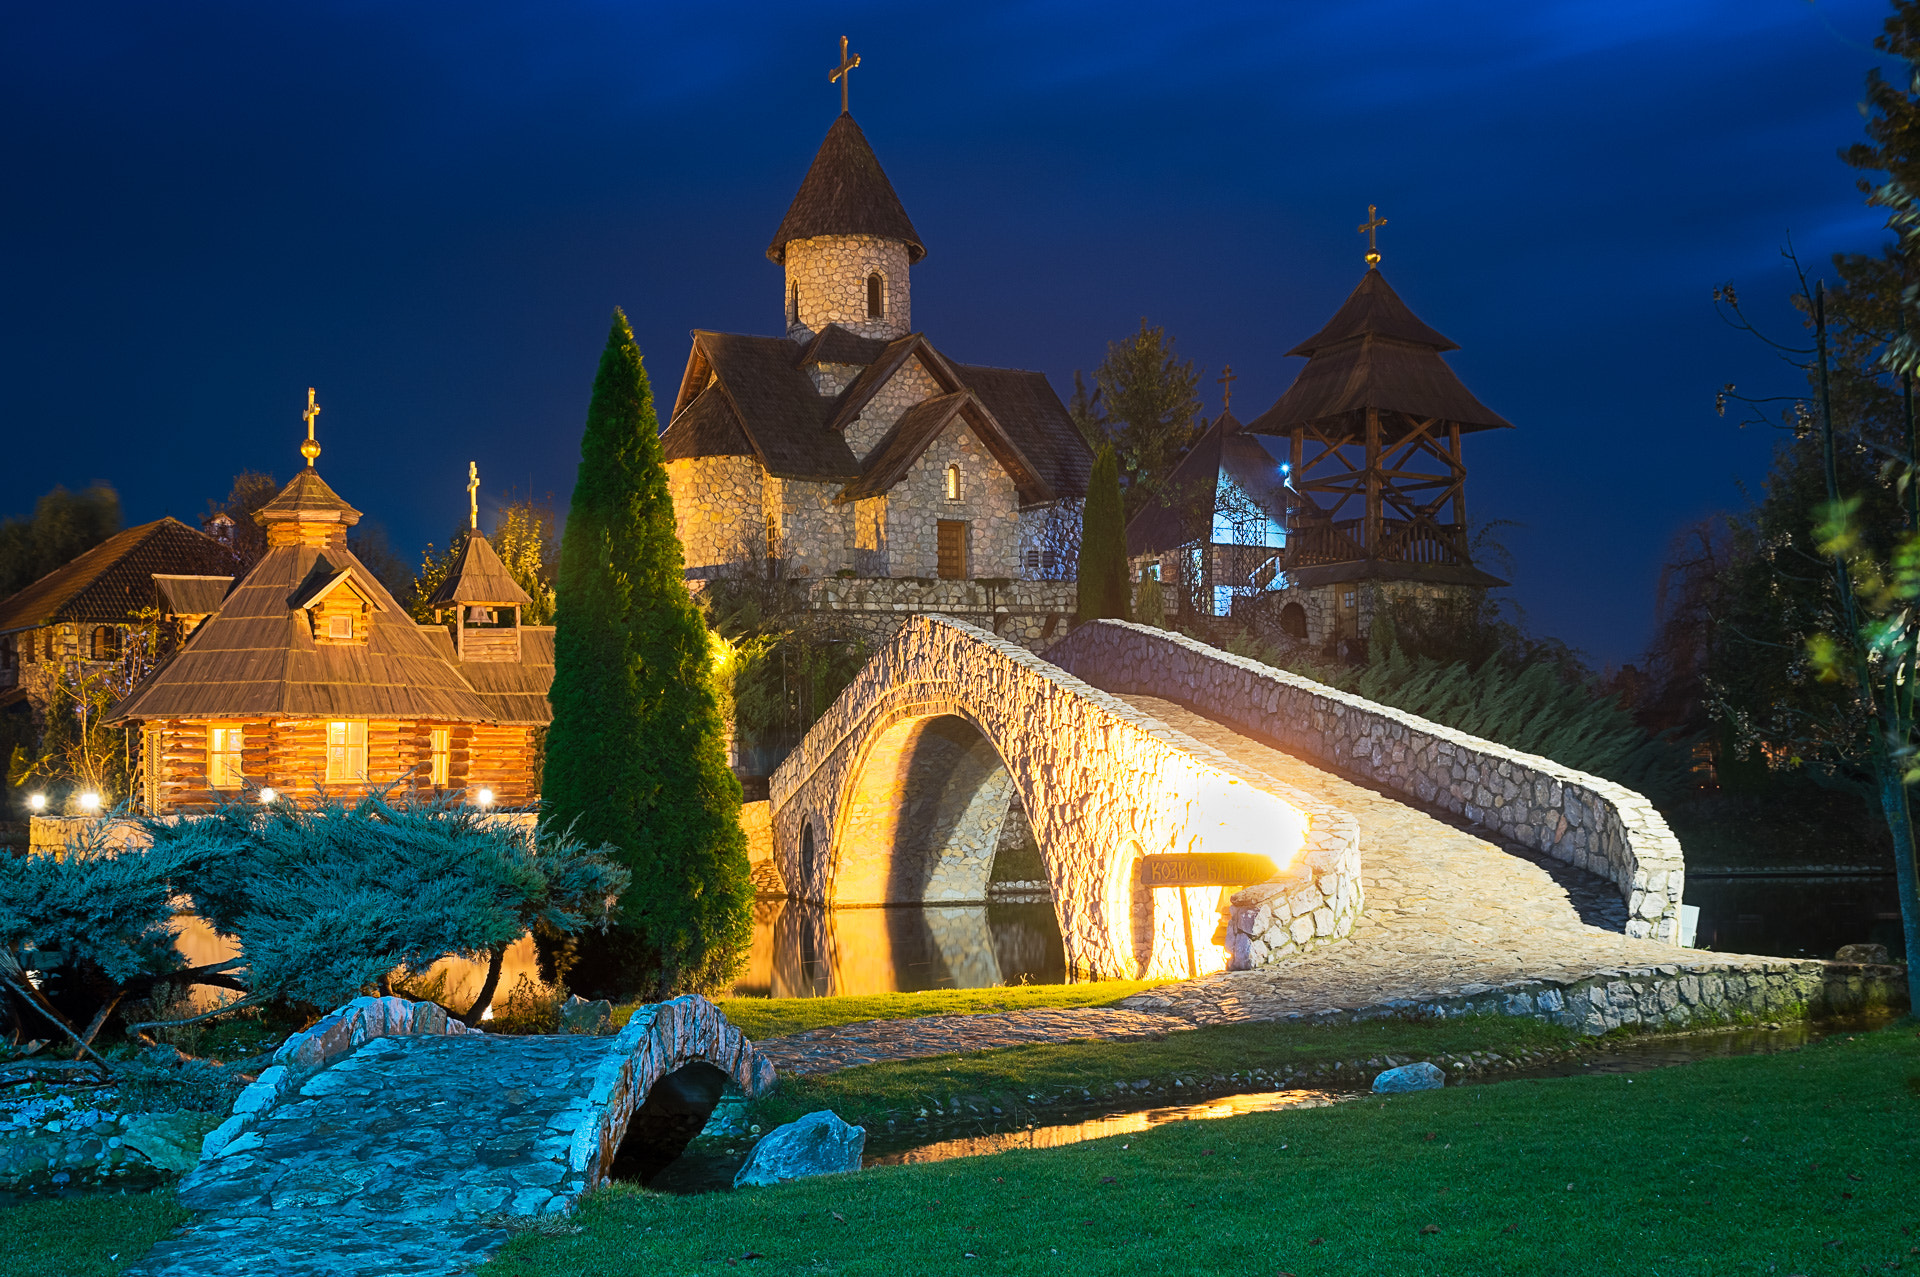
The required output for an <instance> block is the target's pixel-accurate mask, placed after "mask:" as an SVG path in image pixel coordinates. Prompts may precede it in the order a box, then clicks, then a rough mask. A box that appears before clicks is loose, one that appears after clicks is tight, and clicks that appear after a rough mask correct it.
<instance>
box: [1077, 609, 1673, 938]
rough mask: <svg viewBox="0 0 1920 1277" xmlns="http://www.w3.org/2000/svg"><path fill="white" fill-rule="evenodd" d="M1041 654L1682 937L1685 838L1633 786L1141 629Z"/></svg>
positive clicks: (1106, 628)
mask: <svg viewBox="0 0 1920 1277" xmlns="http://www.w3.org/2000/svg"><path fill="white" fill-rule="evenodd" d="M1047 659H1048V660H1051V661H1053V662H1055V663H1056V664H1058V665H1059V666H1060V667H1061V668H1062V669H1065V670H1067V671H1069V672H1071V673H1073V674H1075V675H1078V676H1079V677H1081V678H1084V679H1086V680H1087V681H1088V682H1089V683H1091V684H1093V685H1094V686H1096V687H1100V688H1102V689H1104V690H1106V691H1109V692H1116V693H1141V694H1147V695H1152V696H1160V697H1164V698H1165V699H1167V700H1171V701H1177V702H1180V703H1181V704H1184V705H1188V706H1191V707H1192V708H1193V709H1195V710H1197V711H1198V712H1200V713H1202V714H1206V715H1209V716H1211V717H1214V718H1217V719H1219V720H1221V721H1222V722H1225V723H1228V724H1230V725H1232V726H1234V727H1236V728H1239V729H1241V730H1243V731H1247V732H1250V733H1253V734H1255V735H1257V736H1261V737H1265V738H1267V739H1269V740H1271V741H1273V742H1274V743H1275V744H1277V745H1278V746H1279V747H1280V748H1281V749H1285V750H1288V751H1289V752H1293V753H1297V754H1299V755H1300V756H1301V757H1303V758H1305V759H1307V760H1309V761H1311V762H1315V763H1318V764H1321V765H1323V766H1326V767H1329V768H1332V769H1334V770H1336V771H1344V772H1347V773H1350V774H1353V775H1357V776H1359V777H1362V778H1364V779H1366V780H1370V781H1373V782H1375V783H1377V784H1379V785H1381V786H1383V787H1384V788H1386V789H1389V790H1392V791H1393V792H1395V793H1399V794H1403V795H1405V796H1407V797H1409V798H1411V799H1412V800H1413V801H1415V802H1417V803H1422V804H1427V805H1430V806H1433V807H1438V808H1440V809H1442V810H1444V811H1448V812H1453V813H1455V814H1457V815H1460V816H1464V817H1465V818H1466V819H1468V820H1470V821H1472V822H1474V823H1475V824H1478V825H1482V826H1485V827H1486V828H1488V829H1492V830H1494V831H1495V832H1497V833H1499V834H1500V835H1501V836H1503V837H1506V838H1510V839H1512V840H1513V841H1515V842H1518V843H1520V844H1522V845H1524V846H1527V847H1531V848H1533V849H1534V850H1536V851H1541V852H1544V853H1546V854H1547V855H1550V856H1552V857H1553V858H1554V859H1556V860H1563V861H1566V862H1567V863H1569V864H1573V865H1576V866H1578V867H1579V868H1582V869H1585V870H1587V871H1589V872H1591V873H1594V874H1598V875H1599V876H1600V877H1602V878H1605V879H1607V880H1608V881H1610V882H1612V883H1613V884H1614V885H1615V886H1616V887H1618V888H1619V890H1620V894H1621V896H1622V897H1623V898H1624V899H1625V900H1626V902H1627V915H1628V918H1627V934H1628V935H1631V936H1637V937H1642V938H1648V939H1655V940H1663V941H1666V942H1667V943H1669V944H1676V945H1677V944H1678V943H1679V942H1680V896H1681V889H1682V887H1683V886H1684V882H1685V864H1684V862H1683V860H1682V859H1681V854H1680V843H1679V841H1678V840H1677V839H1676V838H1674V836H1673V833H1672V831H1670V830H1669V829H1668V828H1667V824H1666V821H1665V820H1663V819H1662V818H1661V816H1660V813H1659V812H1657V811H1655V810H1654V808H1653V805H1652V804H1651V803H1649V802H1648V801H1647V800H1646V799H1645V798H1643V797H1641V796H1640V795H1639V794H1636V793H1634V792H1633V791H1632V790H1630V789H1627V788H1625V787H1623V786H1620V785H1616V784H1614V783H1613V782H1611V781H1607V780H1602V779H1600V778H1599V777H1597V776H1589V775H1587V774H1586V773H1584V772H1577V771H1574V770H1573V769H1571V768H1568V767H1562V766H1560V765H1559V764H1558V763H1555V762H1553V761H1551V760H1549V759H1545V758H1540V757H1537V756H1535V755H1532V754H1523V753H1520V752H1519V751H1517V750H1512V749H1508V748H1506V747H1505V746H1503V745H1497V744H1494V743H1493V742H1492V741H1486V740H1481V739H1480V738H1478V737H1475V736H1469V735H1467V734H1466V733H1465V732H1459V731H1455V730H1454V729H1452V728H1450V727H1443V726H1441V725H1440V724H1438V723H1432V722H1428V721H1427V720H1426V719H1423V718H1418V717H1416V716H1415V715H1412V714H1408V713H1406V712H1404V711H1401V710H1396V709H1390V708H1388V707H1387V706H1384V705H1376V704H1374V703H1373V702H1371V701H1367V700H1363V699H1362V698H1360V697H1358V696H1353V695H1350V694H1348V693H1345V692H1338V691H1335V690H1334V689H1332V688H1330V687H1325V686H1323V685H1321V684H1319V683H1315V682H1313V681H1312V680H1310V679H1306V678H1302V677H1300V676H1299V675H1297V674H1289V673H1286V672H1285V671H1282V670H1276V669H1273V668H1271V667H1269V666H1266V665H1262V664H1260V663H1259V662H1258V661H1254V660H1249V659H1247V658H1245V657H1238V656H1231V655H1229V654H1227V653H1225V652H1222V651H1219V650H1217V649H1215V648H1210V647H1207V646H1206V645H1204V644H1202V643H1198V642H1195V641H1194V640H1192V639H1189V638H1186V637H1184V636H1182V635H1178V634H1172V633H1169V632H1167V631H1165V630H1158V629H1153V628H1150V627H1148V626H1141V625H1129V624H1126V623H1123V622H1118V621H1096V622H1093V623H1091V624H1087V625H1083V626H1081V627H1080V628H1079V629H1077V630H1075V631H1073V632H1072V633H1071V634H1070V635H1068V636H1067V637H1066V638H1065V639H1064V640H1062V641H1061V642H1060V643H1058V644H1056V645H1055V646H1053V647H1052V648H1049V649H1048V651H1047Z"/></svg>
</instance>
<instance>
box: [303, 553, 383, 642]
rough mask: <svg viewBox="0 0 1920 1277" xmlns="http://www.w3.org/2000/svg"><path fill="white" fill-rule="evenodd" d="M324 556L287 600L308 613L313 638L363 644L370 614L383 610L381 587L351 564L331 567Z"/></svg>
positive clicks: (370, 625)
mask: <svg viewBox="0 0 1920 1277" xmlns="http://www.w3.org/2000/svg"><path fill="white" fill-rule="evenodd" d="M331 569H332V565H331V564H329V563H328V562H327V561H326V560H325V559H321V560H319V561H318V562H316V563H315V564H314V567H313V573H312V575H310V576H309V577H308V578H307V580H306V581H305V582H303V583H302V585H301V587H300V589H298V590H296V591H295V592H294V595H293V598H291V599H290V600H288V602H289V603H290V604H291V605H292V606H293V607H294V608H295V609H296V610H298V611H304V612H305V613H306V614H307V623H308V625H309V626H310V627H311V632H312V635H313V641H314V642H315V643H316V644H320V645H322V646H341V645H347V646H352V647H365V646H366V645H367V639H368V638H370V637H371V636H372V634H373V615H374V613H376V612H384V611H386V610H387V605H386V604H385V603H383V602H381V601H380V591H378V590H375V589H372V588H370V587H369V586H368V585H367V583H366V582H365V581H363V580H361V579H360V577H359V575H358V573H357V572H356V571H355V570H354V569H353V568H340V569H338V570H331Z"/></svg>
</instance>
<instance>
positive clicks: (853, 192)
mask: <svg viewBox="0 0 1920 1277" xmlns="http://www.w3.org/2000/svg"><path fill="white" fill-rule="evenodd" d="M816 235H873V236H877V237H879V238H880V239H891V240H898V241H900V242H901V243H903V244H905V245H906V246H907V260H908V261H909V262H917V261H919V260H920V259H921V258H923V257H925V256H926V255H927V249H926V245H924V244H922V243H921V242H920V232H919V231H916V230H915V229H913V219H912V218H910V217H908V216H907V210H906V207H905V206H904V205H902V204H901V203H900V197H899V196H898V195H895V194H894V193H893V183H892V182H889V181H888V180H887V175H886V172H885V170H883V169H882V168H881V167H880V159H879V157H878V156H876V155H875V154H874V153H873V147H872V146H870V145H868V143H867V135H866V134H864V133H862V132H861V131H860V126H859V125H858V124H855V123H854V122H853V117H852V116H851V115H847V114H845V113H844V112H843V113H842V114H841V116H840V118H839V119H837V120H835V121H834V122H833V127H832V128H830V129H828V130H827V137H826V140H825V141H823V142H821V143H820V151H819V154H817V155H815V156H814V157H813V167H812V168H810V169H808V170H807V176H806V178H805V179H804V180H803V181H802V182H801V183H800V190H799V193H798V194H796V195H795V196H794V197H793V203H792V204H791V205H789V206H788V208H787V215H786V216H785V217H784V218H782V219H781V220H780V229H779V230H777V231H775V232H774V233H773V242H772V243H771V244H769V245H767V256H768V257H770V258H772V259H773V261H775V262H776V263H779V264H782V265H784V264H785V263H786V259H787V245H788V244H789V243H791V242H792V241H794V240H796V239H812V238H813V237H814V236H816Z"/></svg>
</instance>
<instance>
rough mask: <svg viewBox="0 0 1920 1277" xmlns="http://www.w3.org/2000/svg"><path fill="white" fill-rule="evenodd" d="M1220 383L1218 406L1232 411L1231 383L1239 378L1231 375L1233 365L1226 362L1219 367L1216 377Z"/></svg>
mask: <svg viewBox="0 0 1920 1277" xmlns="http://www.w3.org/2000/svg"><path fill="white" fill-rule="evenodd" d="M1216 380H1218V381H1219V383H1220V406H1221V407H1222V408H1224V409H1226V410H1227V411H1228V412H1232V411H1233V383H1234V382H1236V381H1238V380H1240V379H1239V378H1238V377H1236V376H1234V375H1233V365H1232V364H1227V365H1225V366H1223V367H1222V368H1221V369H1220V376H1219V377H1218V378H1217V379H1216Z"/></svg>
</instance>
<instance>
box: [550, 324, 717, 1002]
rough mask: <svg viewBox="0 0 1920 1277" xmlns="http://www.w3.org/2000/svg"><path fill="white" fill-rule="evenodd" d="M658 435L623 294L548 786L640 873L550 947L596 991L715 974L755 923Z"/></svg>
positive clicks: (569, 607) (572, 591)
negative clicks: (613, 904) (576, 932)
mask: <svg viewBox="0 0 1920 1277" xmlns="http://www.w3.org/2000/svg"><path fill="white" fill-rule="evenodd" d="M658 436H659V423H658V421H657V419H656V417H655V414H654V407H653V393H652V390H651V388H650V387H649V385H648V382H647V375H646V370H645V369H644V367H643V366H642V364H641V360H640V351H639V348H638V347H637V346H635V345H634V341H633V334H632V332H631V331H630V330H629V329H628V327H627V320H626V316H625V315H623V314H620V313H619V312H617V311H616V312H615V314H614V320H613V328H612V331H611V332H610V333H609V334H608V337H607V345H606V350H605V352H604V353H603V354H602V356H601V359H600V367H599V371H598V373H597V375H596V376H595V378H594V384H593V398H592V402H591V404H590V406H589V407H588V410H587V425H586V432H585V435H584V437H583V438H582V440H581V445H580V471H579V477H578V479H577V480H576V482H575V485H574V490H573V503H572V505H571V507H570V508H569V510H568V513H567V524H566V535H565V538H564V540H563V541H562V543H561V548H560V572H559V583H558V586H559V588H558V595H559V599H560V609H559V614H558V616H557V618H556V625H557V632H556V635H555V641H554V658H555V659H554V665H555V670H554V681H553V690H552V692H551V694H550V695H551V700H552V702H553V711H554V717H553V726H552V727H551V728H550V729H549V731H548V734H547V756H546V777H545V784H546V788H545V793H544V797H543V802H544V804H545V807H546V810H547V811H548V813H550V814H551V815H552V816H553V817H555V818H557V819H559V820H560V821H562V822H564V823H568V824H571V825H573V826H574V827H575V828H577V829H578V831H579V833H580V836H581V837H583V838H585V839H587V840H589V841H592V842H607V843H611V844H613V845H614V846H615V847H617V848H618V849H619V852H618V856H619V861H620V863H621V864H623V865H624V866H626V868H627V869H628V870H629V871H630V872H631V874H632V877H633V882H632V886H631V887H630V888H629V889H628V890H627V892H626V893H625V894H624V895H623V896H622V897H621V901H620V907H619V911H618V915H617V917H618V921H617V925H616V926H615V927H614V928H613V930H612V931H611V932H610V933H608V934H606V935H604V936H601V935H595V936H591V937H586V938H584V939H582V940H581V941H580V942H579V943H578V944H577V945H574V946H572V947H571V948H570V949H569V948H567V947H565V946H556V945H552V944H548V945H546V946H545V947H544V949H543V952H544V954H545V956H546V960H547V961H548V962H549V964H551V965H555V966H558V967H562V968H565V969H566V970H567V974H568V979H569V981H570V983H571V984H572V985H573V987H575V988H577V989H579V990H581V991H582V992H585V993H588V994H589V995H590V996H603V995H617V996H623V997H626V996H632V995H634V994H641V995H644V996H648V997H659V996H666V995H670V994H672V993H676V992H679V991H681V990H684V989H715V988H718V987H721V986H723V985H725V984H726V982H727V981H728V980H729V979H730V978H731V977H732V975H733V973H734V971H735V970H736V969H737V968H738V966H739V964H740V963H741V962H742V961H744V959H745V957H746V951H747V946H748V944H749V942H750V940H751V930H750V927H751V924H750V912H749V911H750V909H751V905H752V899H753V889H752V884H751V882H750V880H749V878H748V871H747V854H746V837H745V835H744V834H743V833H742V831H741V828H740V784H739V782H738V781H737V780H735V779H734V776H733V773H732V772H731V771H730V770H729V769H728V767H727V760H726V755H725V751H724V745H723V738H724V724H723V721H722V718H721V714H720V704H719V700H718V698H717V696H716V694H715V689H714V677H713V666H714V659H713V657H714V652H713V646H712V644H711V642H710V640H709V637H708V634H707V628H706V625H705V624H704V622H703V621H702V619H701V616H700V613H699V610H698V609H697V608H696V607H695V606H694V603H693V600H692V599H691V598H690V597H689V596H688V593H687V587H686V582H685V580H684V579H683V575H682V574H683V571H684V567H683V560H682V557H681V549H680V543H679V541H678V540H677V539H676V537H675V534H674V522H673V503H672V500H671V498H670V497H669V496H668V493H667V477H666V468H665V463H664V461H663V458H662V454H661V451H660V441H659V437H658Z"/></svg>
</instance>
